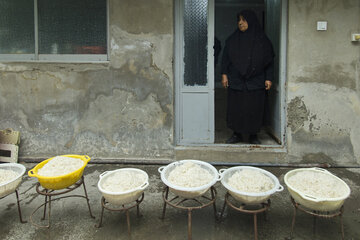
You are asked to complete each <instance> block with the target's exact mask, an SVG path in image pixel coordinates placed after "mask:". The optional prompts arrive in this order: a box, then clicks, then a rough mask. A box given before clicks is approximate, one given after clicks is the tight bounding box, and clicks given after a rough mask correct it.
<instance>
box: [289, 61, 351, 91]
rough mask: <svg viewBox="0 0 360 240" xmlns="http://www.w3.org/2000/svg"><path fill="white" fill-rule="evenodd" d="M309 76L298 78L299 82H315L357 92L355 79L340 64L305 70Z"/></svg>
mask: <svg viewBox="0 0 360 240" xmlns="http://www.w3.org/2000/svg"><path fill="white" fill-rule="evenodd" d="M305 71H306V74H307V75H308V76H304V77H298V78H297V80H296V81H297V82H306V83H308V82H315V83H324V84H331V85H334V86H335V87H336V88H342V87H345V88H350V89H352V90H356V81H355V77H350V73H349V72H348V71H344V67H343V66H342V65H340V64H337V65H335V66H332V65H330V64H324V65H320V66H317V67H314V68H308V69H306V70H305Z"/></svg>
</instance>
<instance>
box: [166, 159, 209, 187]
mask: <svg viewBox="0 0 360 240" xmlns="http://www.w3.org/2000/svg"><path fill="white" fill-rule="evenodd" d="M167 180H168V181H169V182H170V183H172V184H174V185H176V186H179V187H187V188H194V187H200V186H203V185H206V184H208V183H209V182H211V181H212V180H213V176H212V175H211V174H210V173H209V172H208V171H207V170H206V169H204V168H202V167H200V166H199V165H198V164H196V163H192V162H186V163H184V164H181V165H178V166H176V167H175V168H174V169H173V170H172V171H171V172H170V173H169V176H168V178H167Z"/></svg>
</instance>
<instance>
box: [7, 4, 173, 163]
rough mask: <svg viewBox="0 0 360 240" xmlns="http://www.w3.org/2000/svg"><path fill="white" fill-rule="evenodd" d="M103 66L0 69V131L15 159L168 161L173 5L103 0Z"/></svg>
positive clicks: (32, 65) (17, 65)
mask: <svg viewBox="0 0 360 240" xmlns="http://www.w3.org/2000/svg"><path fill="white" fill-rule="evenodd" d="M109 2H110V21H109V22H110V26H109V27H110V28H109V29H110V61H109V62H108V63H92V64H86V63H83V64H79V63H77V64H75V63H1V64H0V85H1V88H0V106H1V109H0V116H1V118H0V128H8V127H12V128H13V129H16V130H19V131H21V139H22V142H21V147H20V156H25V157H29V158H32V157H48V156H53V155H57V154H65V153H75V154H88V155H89V156H91V157H93V158H122V157H126V158H127V157H145V158H146V157H148V158H171V157H172V156H173V145H172V144H173V122H174V120H173V119H174V116H173V70H172V58H173V12H172V10H173V6H172V1H168V0H156V1H147V0H122V1H117V0H110V1H109Z"/></svg>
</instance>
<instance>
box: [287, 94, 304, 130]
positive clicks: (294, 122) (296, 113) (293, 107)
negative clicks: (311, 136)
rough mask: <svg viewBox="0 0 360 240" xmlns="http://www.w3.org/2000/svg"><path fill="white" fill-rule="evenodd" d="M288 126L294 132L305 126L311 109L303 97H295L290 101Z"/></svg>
mask: <svg viewBox="0 0 360 240" xmlns="http://www.w3.org/2000/svg"><path fill="white" fill-rule="evenodd" d="M287 112H288V126H289V127H290V128H291V130H292V131H293V132H296V131H297V130H299V129H300V128H301V127H303V126H304V122H305V121H307V120H308V117H309V111H308V110H307V108H306V106H305V104H304V102H303V101H302V100H301V97H295V98H294V99H292V100H291V101H290V103H289V104H288V108H287Z"/></svg>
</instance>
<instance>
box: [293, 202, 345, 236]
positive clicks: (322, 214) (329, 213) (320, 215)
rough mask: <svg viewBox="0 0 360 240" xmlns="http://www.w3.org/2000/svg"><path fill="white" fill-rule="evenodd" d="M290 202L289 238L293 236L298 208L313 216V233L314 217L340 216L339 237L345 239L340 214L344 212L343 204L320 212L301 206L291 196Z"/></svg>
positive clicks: (314, 226) (314, 228) (314, 227)
mask: <svg viewBox="0 0 360 240" xmlns="http://www.w3.org/2000/svg"><path fill="white" fill-rule="evenodd" d="M291 202H292V204H293V205H294V215H293V218H292V224H291V233H290V238H292V237H293V232H294V226H295V218H296V212H297V209H299V210H301V211H302V212H305V213H307V214H310V215H312V216H314V221H313V232H314V234H315V230H316V218H317V217H320V218H334V217H337V216H339V217H340V228H341V239H342V240H344V239H345V234H344V225H343V221H342V214H343V213H344V206H341V208H340V209H339V210H337V211H334V212H322V211H314V210H309V209H306V208H304V207H302V206H301V205H300V204H299V203H297V202H295V200H294V199H293V198H292V197H291Z"/></svg>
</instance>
